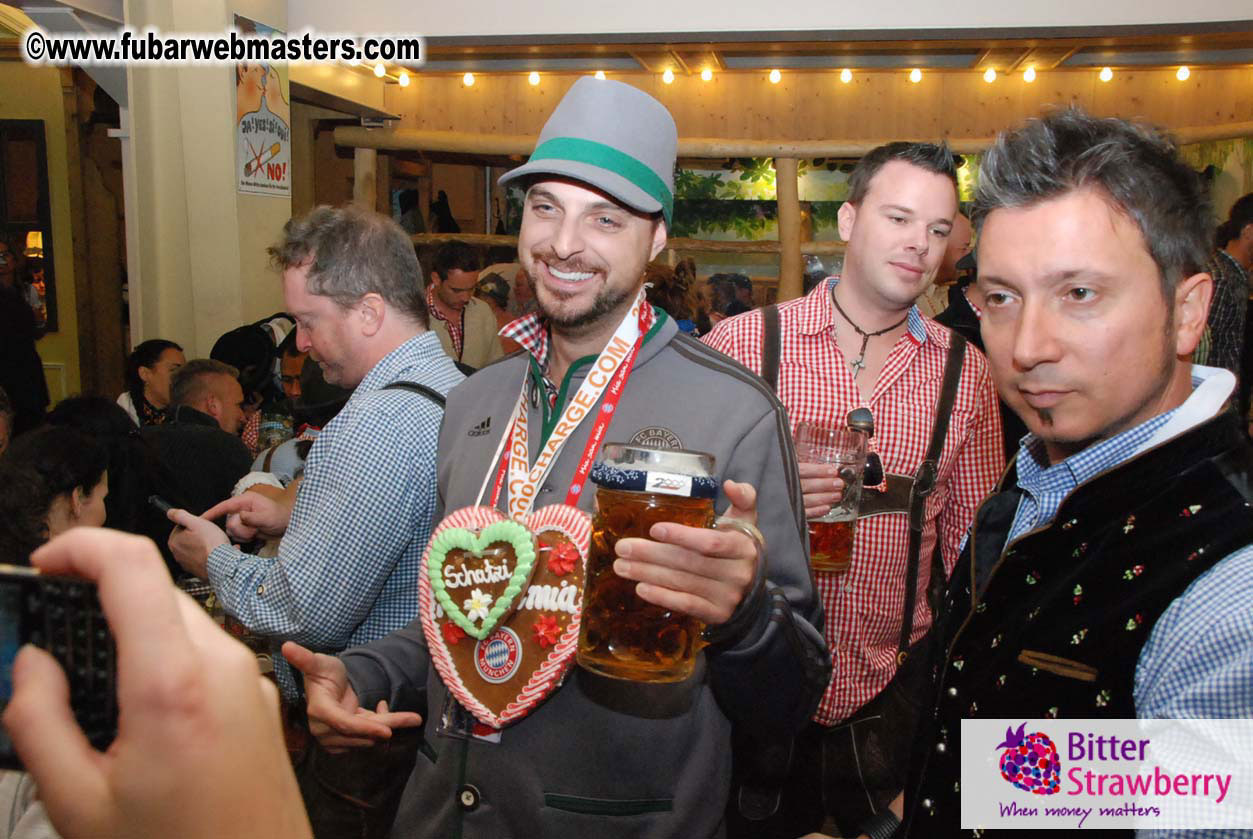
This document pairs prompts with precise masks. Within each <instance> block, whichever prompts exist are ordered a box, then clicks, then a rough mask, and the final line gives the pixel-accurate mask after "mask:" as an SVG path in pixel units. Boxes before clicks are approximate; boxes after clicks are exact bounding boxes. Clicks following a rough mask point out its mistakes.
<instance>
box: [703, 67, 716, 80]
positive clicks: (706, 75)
mask: <svg viewBox="0 0 1253 839" xmlns="http://www.w3.org/2000/svg"><path fill="white" fill-rule="evenodd" d="M713 78H714V71H713V70H710V69H709V68H708V67H706V68H705V69H704V70H701V71H700V80H701V81H702V82H710V81H713Z"/></svg>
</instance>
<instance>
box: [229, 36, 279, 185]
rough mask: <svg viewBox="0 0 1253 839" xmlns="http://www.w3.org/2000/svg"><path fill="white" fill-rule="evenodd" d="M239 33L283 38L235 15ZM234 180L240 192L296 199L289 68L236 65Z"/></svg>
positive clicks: (252, 64)
mask: <svg viewBox="0 0 1253 839" xmlns="http://www.w3.org/2000/svg"><path fill="white" fill-rule="evenodd" d="M235 28H236V29H238V30H239V32H240V34H253V33H255V34H258V35H270V36H276V37H281V36H282V35H283V34H284V33H282V32H280V31H279V30H277V29H272V28H271V27H268V26H265V25H263V24H260V23H256V22H255V21H251V20H248V19H247V18H244V17H240V16H239V15H236V16H235ZM235 179H236V182H237V183H238V184H239V191H240V192H248V193H252V194H254V195H291V93H290V86H289V81H288V77H287V64H286V63H282V64H267V63H255V62H253V63H250V62H241V63H239V64H237V65H235Z"/></svg>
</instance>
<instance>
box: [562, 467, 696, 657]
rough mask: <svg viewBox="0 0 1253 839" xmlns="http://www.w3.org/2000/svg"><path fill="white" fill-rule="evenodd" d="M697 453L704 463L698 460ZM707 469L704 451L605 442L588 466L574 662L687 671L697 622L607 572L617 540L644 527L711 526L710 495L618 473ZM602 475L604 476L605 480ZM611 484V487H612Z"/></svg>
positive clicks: (693, 651) (641, 531) (631, 582)
mask: <svg viewBox="0 0 1253 839" xmlns="http://www.w3.org/2000/svg"><path fill="white" fill-rule="evenodd" d="M632 450H633V451H632ZM640 452H643V454H639V453H640ZM683 455H695V456H697V459H696V460H695V461H693V462H687V461H690V460H691V458H684V457H683ZM704 459H707V461H708V466H707V467H705V466H703V461H704ZM694 466H695V467H698V468H693V467H694ZM638 467H644V468H638ZM712 468H713V458H712V457H711V456H710V455H704V454H699V453H694V452H677V451H667V450H654V449H644V448H642V447H635V446H624V445H622V444H614V443H610V444H606V446H605V454H603V455H602V460H601V462H600V463H598V464H597V468H596V470H594V472H593V480H594V481H596V483H597V490H596V513H595V516H594V517H593V520H592V545H591V550H590V552H589V554H588V563H587V583H586V588H585V590H584V594H583V616H582V619H581V620H582V623H581V626H580V631H579V649H578V662H579V665H580V666H582V667H583V668H584V669H587V670H591V671H593V672H595V673H599V674H601V675H604V676H612V677H615V678H620V679H631V680H633V681H640V682H675V681H681V680H682V679H685V678H687V677H688V676H689V675H691V672H692V668H693V666H694V663H695V658H696V653H697V652H698V651H699V649H700V646H701V644H700V638H701V632H702V631H703V630H704V624H702V623H701V622H700V621H699V620H697V619H696V618H693V617H691V616H690V615H686V614H683V613H681V612H675V611H672V610H670V609H666V608H663V607H661V606H656V605H653V604H652V603H648V602H647V601H645V600H642V599H641V598H640V597H639V596H638V595H636V593H635V587H636V585H637V583H636V582H635V581H634V580H627V579H623V578H622V577H619V576H618V575H617V574H616V573H614V570H613V562H614V559H615V556H616V554H615V551H614V547H615V546H616V545H617V543H618V540H619V539H625V538H628V537H643V538H648V531H649V529H650V528H651V527H652V526H653V525H654V524H656V523H658V522H675V523H677V524H685V525H688V526H691V527H713V524H714V506H713V498H712V496H711V497H691V496H690V495H671V494H667V493H666V492H648V491H642V489H638V490H637V489H633V488H627V486H626V484H625V483H623V482H622V481H620V480H619V479H620V478H621V476H623V475H627V476H634V477H635V478H636V479H637V483H638V478H639V476H640V475H641V474H644V475H647V474H652V475H656V474H658V472H661V473H666V472H668V471H669V470H675V469H682V470H684V471H687V472H694V471H699V472H712ZM606 475H609V476H610V479H609V482H608V483H607V482H606V480H605V476H606ZM686 477H692V476H691V475H688V476H686ZM699 477H701V478H703V479H704V481H703V483H704V486H706V487H708V486H712V485H713V482H712V477H711V476H707V475H701V476H699ZM678 483H680V484H681V483H683V482H682V481H679V482H678ZM610 484H613V485H614V486H616V487H618V488H614V489H611V488H609V487H610Z"/></svg>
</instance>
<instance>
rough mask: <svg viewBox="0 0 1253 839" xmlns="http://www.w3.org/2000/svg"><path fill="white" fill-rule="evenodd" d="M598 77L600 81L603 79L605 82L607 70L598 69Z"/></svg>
mask: <svg viewBox="0 0 1253 839" xmlns="http://www.w3.org/2000/svg"><path fill="white" fill-rule="evenodd" d="M596 78H597V79H599V80H600V81H602V82H603V81H604V80H605V71H604V70H597V71H596Z"/></svg>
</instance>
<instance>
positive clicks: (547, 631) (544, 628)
mask: <svg viewBox="0 0 1253 839" xmlns="http://www.w3.org/2000/svg"><path fill="white" fill-rule="evenodd" d="M534 628H535V643H537V644H539V645H540V647H541V648H543V647H551V646H552V645H553V644H556V643H557V640H558V639H559V638H560V637H561V624H559V623H557V619H556V618H555V617H553V616H552V615H541V616H540V619H539V620H537V621H536V622H535V627H534Z"/></svg>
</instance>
